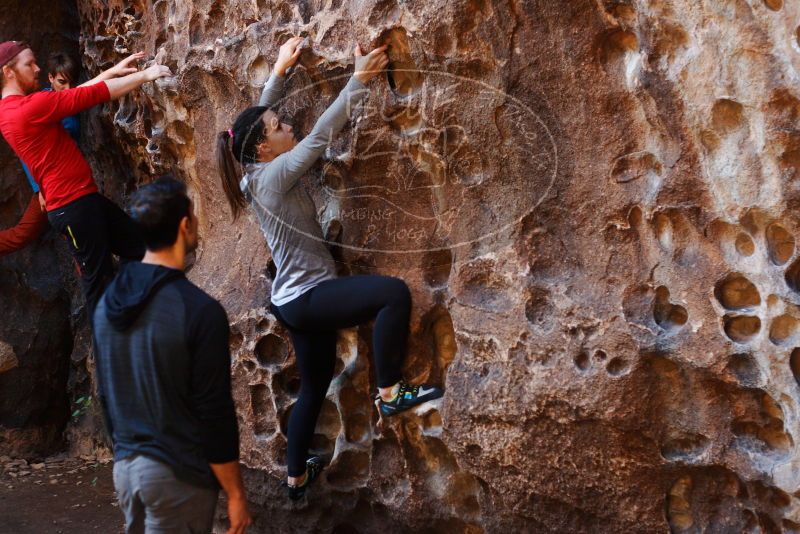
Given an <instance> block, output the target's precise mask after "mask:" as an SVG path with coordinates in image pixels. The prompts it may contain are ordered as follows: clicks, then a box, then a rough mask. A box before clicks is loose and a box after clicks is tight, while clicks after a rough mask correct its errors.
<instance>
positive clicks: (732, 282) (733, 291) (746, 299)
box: [714, 273, 761, 310]
mask: <svg viewBox="0 0 800 534" xmlns="http://www.w3.org/2000/svg"><path fill="white" fill-rule="evenodd" d="M714 296H715V297H716V298H717V300H718V301H719V303H720V304H722V306H723V307H725V308H727V309H729V310H743V309H747V308H754V307H756V306H758V305H759V304H761V295H760V294H759V292H758V289H756V286H755V285H754V284H753V282H751V281H750V280H748V279H747V278H746V277H745V276H744V275H742V274H739V273H731V274H729V275H727V276H726V277H725V278H723V279H722V280H720V281H718V282H717V285H716V286H715V287H714Z"/></svg>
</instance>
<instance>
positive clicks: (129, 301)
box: [103, 261, 184, 330]
mask: <svg viewBox="0 0 800 534" xmlns="http://www.w3.org/2000/svg"><path fill="white" fill-rule="evenodd" d="M178 278H184V274H183V271H179V270H178V269H170V268H169V267H163V266H161V265H152V264H149V263H141V262H138V261H133V262H128V263H126V264H124V265H123V266H122V268H121V269H120V272H119V274H117V276H116V277H115V278H114V280H113V281H112V282H111V284H110V285H109V286H108V289H106V293H105V296H104V297H103V299H104V301H105V304H106V317H107V318H108V322H109V323H111V325H112V326H113V327H114V328H115V329H116V330H127V329H128V328H130V326H131V325H132V324H133V323H134V322H135V321H136V319H137V318H138V317H139V315H141V313H142V311H144V309H145V307H146V306H147V303H148V302H149V301H150V299H151V298H152V297H153V295H155V294H156V292H157V291H158V290H159V289H160V288H161V287H163V286H164V285H166V284H167V283H169V282H171V281H173V280H176V279H178Z"/></svg>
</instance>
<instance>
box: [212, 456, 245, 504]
mask: <svg viewBox="0 0 800 534" xmlns="http://www.w3.org/2000/svg"><path fill="white" fill-rule="evenodd" d="M208 465H209V466H211V470H212V471H213V472H214V476H215V477H217V480H219V484H220V486H222V489H223V490H225V493H227V494H228V498H229V499H240V498H241V499H244V498H245V493H244V483H243V482H242V472H241V471H240V470H239V461H238V460H235V461H233V462H227V463H224V464H208Z"/></svg>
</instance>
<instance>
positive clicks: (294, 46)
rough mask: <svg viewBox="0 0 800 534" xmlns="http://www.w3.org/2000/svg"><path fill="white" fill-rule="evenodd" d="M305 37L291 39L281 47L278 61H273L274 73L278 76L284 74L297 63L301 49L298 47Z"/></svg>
mask: <svg viewBox="0 0 800 534" xmlns="http://www.w3.org/2000/svg"><path fill="white" fill-rule="evenodd" d="M304 40H305V37H292V38H291V39H289V40H288V41H286V42H285V43H283V44H282V45H281V48H280V50H279V51H278V59H277V60H276V61H275V73H276V74H277V75H278V76H283V75H284V74H286V70H287V69H288V68H289V67H291V66H292V65H294V64H295V63H296V62H297V58H299V57H300V52H302V51H303V47H302V46H300V45H301V44H302V43H303V41H304Z"/></svg>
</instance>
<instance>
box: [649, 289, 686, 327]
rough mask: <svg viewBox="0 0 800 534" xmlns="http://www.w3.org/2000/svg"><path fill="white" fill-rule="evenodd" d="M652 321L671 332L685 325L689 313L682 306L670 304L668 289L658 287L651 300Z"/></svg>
mask: <svg viewBox="0 0 800 534" xmlns="http://www.w3.org/2000/svg"><path fill="white" fill-rule="evenodd" d="M653 319H654V320H655V322H656V324H657V325H658V326H660V327H661V328H662V329H664V330H667V331H672V330H677V329H679V328H680V327H682V326H683V325H685V324H686V322H687V321H688V320H689V313H688V312H687V311H686V308H684V307H683V306H680V305H678V304H672V303H671V302H670V301H669V289H667V288H666V287H665V286H659V287H657V288H656V296H655V299H654V300H653Z"/></svg>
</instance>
